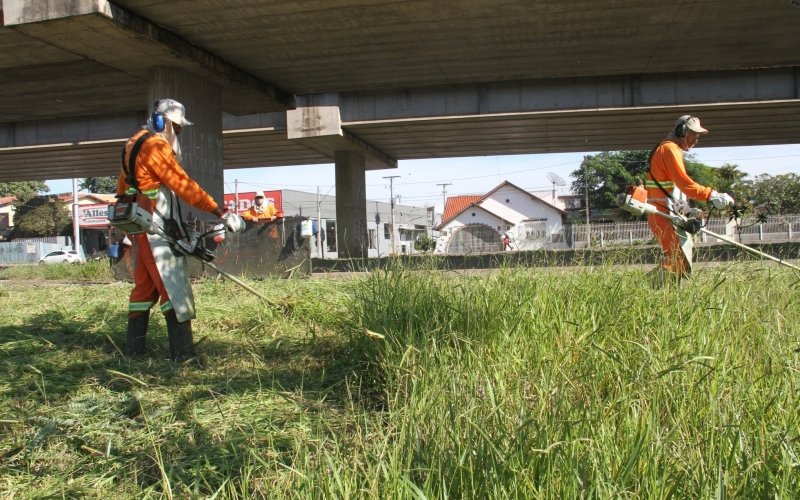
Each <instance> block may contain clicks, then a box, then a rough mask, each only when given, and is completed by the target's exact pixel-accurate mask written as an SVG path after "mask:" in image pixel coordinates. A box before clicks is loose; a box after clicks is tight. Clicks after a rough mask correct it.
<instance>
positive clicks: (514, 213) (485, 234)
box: [436, 181, 566, 254]
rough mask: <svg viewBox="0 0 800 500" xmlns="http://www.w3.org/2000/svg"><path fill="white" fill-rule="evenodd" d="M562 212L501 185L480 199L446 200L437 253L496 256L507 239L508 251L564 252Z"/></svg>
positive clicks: (504, 183) (464, 197)
mask: <svg viewBox="0 0 800 500" xmlns="http://www.w3.org/2000/svg"><path fill="white" fill-rule="evenodd" d="M565 215H566V212H565V211H564V210H562V209H560V208H558V207H556V206H554V205H552V204H550V203H548V202H547V201H545V200H543V199H541V198H539V197H537V196H534V195H533V194H531V193H529V192H527V191H525V190H524V189H522V188H519V187H517V186H515V185H514V184H512V183H510V182H508V181H505V182H503V183H502V184H500V185H499V186H497V187H495V188H494V189H492V190H491V191H489V192H488V193H486V194H485V195H483V196H480V195H467V196H454V197H450V198H448V199H447V202H446V205H445V210H444V215H443V216H442V223H441V224H439V226H438V227H437V228H436V229H438V230H439V231H440V232H441V235H442V236H441V237H440V238H439V241H438V242H437V246H436V248H437V252H441V253H451V254H462V253H474V252H498V251H502V250H503V249H504V246H505V245H504V244H503V236H504V235H506V234H507V235H508V237H509V240H510V249H511V250H535V249H538V248H564V247H565V246H566V245H565V243H564V231H563V218H564V216H565Z"/></svg>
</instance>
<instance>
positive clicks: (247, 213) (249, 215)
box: [241, 207, 258, 221]
mask: <svg viewBox="0 0 800 500" xmlns="http://www.w3.org/2000/svg"><path fill="white" fill-rule="evenodd" d="M241 215H242V219H244V220H249V221H256V220H258V216H257V215H254V213H253V207H250V208H248V209H247V210H245V211H244V212H242V214H241Z"/></svg>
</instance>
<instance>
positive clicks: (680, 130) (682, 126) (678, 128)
mask: <svg viewBox="0 0 800 500" xmlns="http://www.w3.org/2000/svg"><path fill="white" fill-rule="evenodd" d="M691 119H692V116H691V115H686V118H684V119H682V120H681V121H679V122H678V124H677V125H675V137H686V134H688V133H689V126H688V123H689V120H691Z"/></svg>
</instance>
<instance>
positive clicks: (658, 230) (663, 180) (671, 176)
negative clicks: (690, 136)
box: [645, 140, 712, 276]
mask: <svg viewBox="0 0 800 500" xmlns="http://www.w3.org/2000/svg"><path fill="white" fill-rule="evenodd" d="M653 180H656V181H658V182H659V184H661V187H663V188H664V190H665V191H666V192H667V193H669V194H670V195H673V189H674V188H676V187H677V188H678V189H679V190H680V191H681V192H682V193H684V194H685V195H686V196H688V197H689V198H691V199H693V200H698V201H707V200H708V198H709V197H710V196H711V191H712V188H710V187H706V186H701V185H700V184H698V183H696V182H695V181H694V180H692V178H691V177H689V175H688V174H687V173H686V167H685V166H684V164H683V150H682V149H681V147H680V146H679V145H678V144H676V143H675V142H673V141H670V140H667V141H664V142H662V143H661V144H659V145H658V146H656V148H655V150H654V152H653V155H652V157H651V160H650V172H649V173H648V174H647V180H646V182H645V187H646V188H647V197H648V201H649V203H651V204H653V205H655V206H656V207H657V208H658V210H659V211H661V212H664V213H669V210H668V209H667V206H668V198H667V195H666V194H664V192H663V191H662V190H661V189H660V188H659V187H658V185H657V184H656V183H655V182H653ZM647 223H648V225H649V226H650V230H651V231H652V232H653V235H655V237H656V239H658V242H659V243H660V244H661V249H662V250H663V251H664V263H663V267H664V269H666V270H667V271H669V272H671V273H673V274H675V275H677V276H687V275H688V274H689V271H690V270H691V262H689V261H688V260H687V259H686V256H685V255H684V253H683V251H682V250H681V245H680V239H679V237H678V234H677V233H676V232H675V227H674V226H673V225H672V223H671V222H670V221H669V219H666V218H664V217H661V216H659V215H648V216H647Z"/></svg>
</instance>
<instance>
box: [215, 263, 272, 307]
mask: <svg viewBox="0 0 800 500" xmlns="http://www.w3.org/2000/svg"><path fill="white" fill-rule="evenodd" d="M203 264H204V265H206V266H208V267H210V268H211V269H213V270H215V271H216V272H218V273H219V274H221V275H223V276H225V277H226V278H228V279H229V280H231V281H233V282H234V283H236V284H237V285H239V286H240V287H242V288H244V289H245V290H247V291H248V292H250V293H252V294H253V295H255V296H257V297H259V298H261V299H262V300H263V301H264V302H266V303H267V304H269V305H271V306H277V305H278V304H277V303H275V302H273V301H271V300H270V299H268V298H267V297H265V296H263V295H261V294H260V293H259V292H258V290H256V289H255V288H253V287H251V286H250V285H248V284H247V283H245V282H244V281H242V280H240V279H239V278H237V277H236V276H234V275H232V274H230V273H229V272H227V271H224V270H222V269H221V268H220V267H219V266H217V265H216V264H214V263H213V262H205V261H203Z"/></svg>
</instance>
